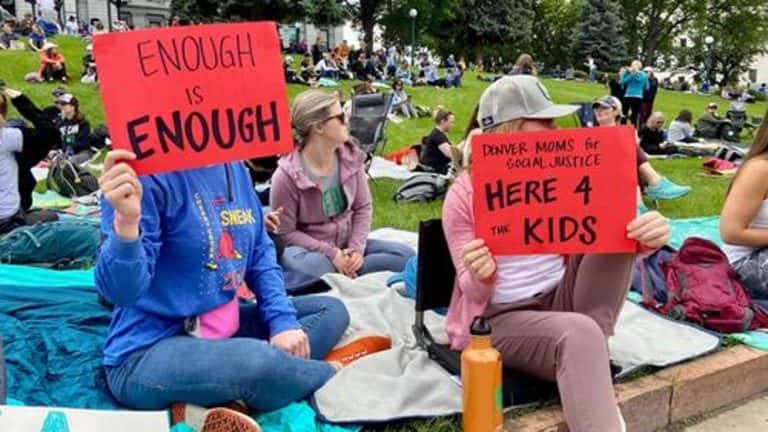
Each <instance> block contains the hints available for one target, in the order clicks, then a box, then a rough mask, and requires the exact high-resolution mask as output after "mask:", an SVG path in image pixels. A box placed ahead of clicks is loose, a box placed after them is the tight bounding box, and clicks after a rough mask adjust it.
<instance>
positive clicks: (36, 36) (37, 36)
mask: <svg viewBox="0 0 768 432" xmlns="http://www.w3.org/2000/svg"><path fill="white" fill-rule="evenodd" d="M29 38H30V39H32V40H33V41H35V42H43V41H45V33H41V34H37V33H35V32H32V33H30V34H29Z"/></svg>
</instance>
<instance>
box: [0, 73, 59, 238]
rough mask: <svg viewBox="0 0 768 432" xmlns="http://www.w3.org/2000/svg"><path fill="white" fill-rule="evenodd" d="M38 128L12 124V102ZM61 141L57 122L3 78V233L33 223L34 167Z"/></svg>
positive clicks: (0, 215)
mask: <svg viewBox="0 0 768 432" xmlns="http://www.w3.org/2000/svg"><path fill="white" fill-rule="evenodd" d="M11 104H13V106H14V107H15V108H16V111H18V112H19V114H21V116H22V117H24V118H25V119H26V120H28V121H29V122H30V123H32V125H33V126H34V127H21V128H15V127H9V126H8V125H7V124H6V119H7V117H8V111H9V109H10V105H11ZM58 143H59V134H58V132H57V130H56V127H55V126H54V124H53V122H52V121H51V120H50V119H49V118H48V117H47V116H46V115H45V114H44V113H43V112H42V111H40V110H39V109H38V108H37V107H36V106H35V104H34V103H32V101H31V100H29V98H28V97H26V96H25V95H23V94H22V93H21V92H19V91H17V90H13V89H10V88H7V87H5V85H4V83H2V81H0V235H2V234H5V233H7V232H10V231H12V230H13V229H15V228H17V227H19V226H22V225H27V224H28V223H29V224H31V223H33V222H34V221H33V220H32V219H31V218H29V217H28V216H29V215H28V211H29V209H30V208H31V207H32V192H33V191H34V189H35V184H36V181H35V177H34V176H33V175H32V172H31V169H32V167H34V166H35V165H37V164H38V163H40V161H41V160H43V159H44V158H45V156H46V155H47V154H48V152H49V151H50V150H51V148H53V147H54V146H57V145H58Z"/></svg>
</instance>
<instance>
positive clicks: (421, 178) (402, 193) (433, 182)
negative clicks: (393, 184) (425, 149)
mask: <svg viewBox="0 0 768 432" xmlns="http://www.w3.org/2000/svg"><path fill="white" fill-rule="evenodd" d="M446 192H448V179H447V178H446V177H445V176H442V175H439V174H419V175H416V176H413V177H411V178H410V179H408V180H407V181H406V182H405V183H403V184H402V186H400V187H399V188H398V189H397V192H396V193H395V196H394V200H395V202H396V203H406V202H429V201H434V200H436V199H438V198H441V197H443V196H444V195H445V193H446Z"/></svg>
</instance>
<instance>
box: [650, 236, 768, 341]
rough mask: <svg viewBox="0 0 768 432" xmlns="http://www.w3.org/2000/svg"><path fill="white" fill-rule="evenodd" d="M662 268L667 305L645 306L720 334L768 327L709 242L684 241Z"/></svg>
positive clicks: (766, 317) (766, 316)
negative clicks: (665, 284) (665, 282)
mask: <svg viewBox="0 0 768 432" xmlns="http://www.w3.org/2000/svg"><path fill="white" fill-rule="evenodd" d="M662 267H663V269H664V274H665V278H666V281H667V301H666V303H663V304H656V305H648V304H647V301H646V302H644V303H646V306H653V307H654V308H655V309H656V310H658V311H659V312H661V313H663V314H666V315H668V316H669V317H671V318H673V319H678V320H683V319H685V320H687V321H690V322H693V323H696V324H699V325H702V326H704V327H706V328H708V329H711V330H716V331H718V332H722V333H735V332H742V331H746V330H750V329H756V328H762V327H766V326H768V314H766V313H765V312H764V311H762V309H760V308H758V307H756V306H755V305H754V304H753V303H752V300H751V299H750V298H749V296H748V295H747V292H746V290H745V289H744V286H743V285H742V284H741V282H740V280H739V276H738V275H737V274H736V272H735V271H734V270H733V268H731V264H730V263H729V262H728V257H727V256H726V255H725V254H724V253H723V251H722V250H720V248H719V247H718V246H717V245H716V244H714V243H712V242H711V241H709V240H706V239H702V238H696V237H692V238H689V239H687V240H686V241H685V243H683V246H682V247H681V248H680V251H679V252H678V253H677V255H675V256H674V258H672V260H670V261H669V262H668V263H665V264H663V265H662ZM645 297H646V299H648V298H651V297H650V296H648V295H647V294H646V296H645Z"/></svg>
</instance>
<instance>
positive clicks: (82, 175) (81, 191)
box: [46, 153, 99, 198]
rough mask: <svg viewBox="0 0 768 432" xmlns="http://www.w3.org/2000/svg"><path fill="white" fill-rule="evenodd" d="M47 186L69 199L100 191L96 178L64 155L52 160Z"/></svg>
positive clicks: (61, 154)
mask: <svg viewBox="0 0 768 432" xmlns="http://www.w3.org/2000/svg"><path fill="white" fill-rule="evenodd" d="M46 185H47V186H48V189H50V190H52V191H55V192H57V193H58V194H59V195H61V196H65V197H67V198H73V197H79V196H85V195H89V194H92V193H93V192H96V191H97V190H98V189H99V182H98V180H97V179H96V177H94V176H93V175H92V174H91V173H89V172H88V171H86V170H84V169H81V168H80V167H78V166H77V165H75V164H74V163H72V161H70V160H69V159H68V158H67V157H66V156H65V155H64V153H57V154H56V155H55V156H54V157H53V159H51V164H50V166H49V168H48V178H47V179H46Z"/></svg>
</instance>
